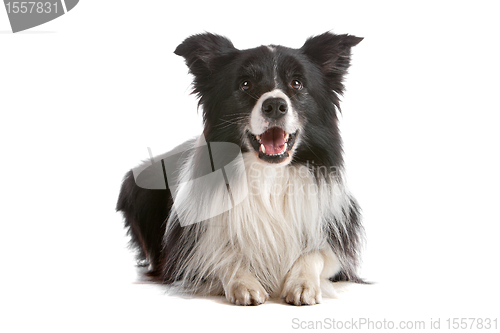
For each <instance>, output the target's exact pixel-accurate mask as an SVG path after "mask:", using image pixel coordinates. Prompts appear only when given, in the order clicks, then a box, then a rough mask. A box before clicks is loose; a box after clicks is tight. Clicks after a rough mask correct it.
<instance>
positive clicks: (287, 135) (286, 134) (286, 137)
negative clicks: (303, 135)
mask: <svg viewBox="0 0 500 333" xmlns="http://www.w3.org/2000/svg"><path fill="white" fill-rule="evenodd" d="M289 136H290V135H289V134H288V133H287V132H285V141H288V137H289Z"/></svg>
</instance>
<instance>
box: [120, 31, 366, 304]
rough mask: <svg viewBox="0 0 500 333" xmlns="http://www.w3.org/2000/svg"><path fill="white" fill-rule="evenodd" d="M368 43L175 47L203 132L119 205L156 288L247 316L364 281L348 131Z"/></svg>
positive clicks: (203, 41)
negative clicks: (353, 60) (204, 298)
mask: <svg viewBox="0 0 500 333" xmlns="http://www.w3.org/2000/svg"><path fill="white" fill-rule="evenodd" d="M361 40H362V38H359V37H355V36H352V35H336V34H333V33H329V32H327V33H324V34H322V35H318V36H315V37H311V38H309V39H308V40H307V41H306V42H305V44H304V45H303V46H302V47H301V48H299V49H292V48H287V47H284V46H279V45H269V46H260V47H257V48H253V49H247V50H239V49H237V48H235V47H234V46H233V44H232V43H231V41H229V40H228V39H227V38H225V37H222V36H219V35H215V34H211V33H204V34H199V35H194V36H191V37H189V38H187V39H186V40H184V42H182V43H181V44H180V45H179V46H178V47H177V49H176V50H175V54H177V55H179V56H182V57H184V59H185V61H186V64H187V66H188V68H189V72H190V73H191V74H192V75H193V77H194V81H193V93H194V94H197V96H198V98H199V105H200V106H201V107H202V110H203V123H204V130H203V133H202V135H201V136H200V137H199V138H197V139H193V140H191V141H188V142H186V143H184V144H182V145H181V146H179V147H177V148H176V149H174V150H173V151H171V152H169V153H166V154H164V155H161V156H157V157H151V161H146V162H144V163H143V164H142V165H140V166H139V167H137V168H135V169H133V170H131V171H130V172H129V173H128V174H127V175H126V176H125V179H124V181H123V184H122V188H121V192H120V195H119V199H118V204H117V210H118V211H121V212H122V213H123V215H124V218H125V226H126V228H127V230H128V233H129V235H130V236H131V244H132V245H133V246H134V247H135V248H136V249H137V251H138V259H140V260H142V262H144V263H146V264H147V265H149V268H148V272H147V273H146V275H147V276H148V277H150V278H151V279H153V280H154V281H158V282H161V283H165V284H171V285H177V286H180V287H182V288H183V290H187V291H188V292H193V293H199V294H205V295H214V294H215V295H225V296H226V298H227V299H228V300H229V301H230V302H232V303H234V304H238V305H258V304H262V303H264V302H265V301H266V300H267V299H268V298H269V297H282V298H284V299H285V301H286V302H287V303H290V304H295V305H310V304H316V303H319V302H321V297H322V295H325V296H334V295H335V285H334V283H333V282H336V281H352V282H358V283H363V280H362V279H361V278H360V277H359V276H358V275H357V272H356V270H357V267H358V264H359V253H360V248H361V246H362V243H363V227H362V225H361V219H360V209H359V207H358V204H357V202H356V200H355V199H354V198H353V197H352V196H351V194H350V193H349V191H348V190H347V188H346V182H345V179H344V178H345V177H344V169H343V158H342V141H341V137H340V133H339V129H338V114H339V112H340V106H339V100H340V95H342V92H343V90H344V85H343V83H342V82H343V78H344V76H345V74H346V73H347V70H348V67H349V65H350V57H351V47H353V46H355V45H356V44H358V43H359V42H360V41H361Z"/></svg>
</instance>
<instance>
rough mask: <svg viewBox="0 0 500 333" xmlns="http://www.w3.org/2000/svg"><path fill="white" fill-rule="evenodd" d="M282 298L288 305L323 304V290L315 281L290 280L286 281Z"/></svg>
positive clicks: (303, 279)
mask: <svg viewBox="0 0 500 333" xmlns="http://www.w3.org/2000/svg"><path fill="white" fill-rule="evenodd" d="M281 297H282V298H284V299H285V301H286V302H287V303H288V304H294V305H314V304H318V303H321V288H320V285H319V283H316V281H314V280H313V279H306V278H296V279H293V278H292V279H291V278H288V279H287V280H286V281H285V285H284V287H283V291H282V293H281Z"/></svg>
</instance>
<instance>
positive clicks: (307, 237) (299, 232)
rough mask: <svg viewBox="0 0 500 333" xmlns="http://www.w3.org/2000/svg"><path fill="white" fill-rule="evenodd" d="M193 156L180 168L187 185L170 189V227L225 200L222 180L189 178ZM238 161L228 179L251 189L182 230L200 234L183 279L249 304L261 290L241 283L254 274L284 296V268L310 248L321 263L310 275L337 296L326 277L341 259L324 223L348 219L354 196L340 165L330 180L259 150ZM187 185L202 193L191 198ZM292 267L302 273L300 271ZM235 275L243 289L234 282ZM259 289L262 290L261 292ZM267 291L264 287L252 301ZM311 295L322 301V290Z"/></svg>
mask: <svg viewBox="0 0 500 333" xmlns="http://www.w3.org/2000/svg"><path fill="white" fill-rule="evenodd" d="M193 163H194V157H193V156H189V157H188V158H187V160H186V163H185V164H184V167H183V168H182V170H181V172H180V176H179V181H180V182H181V183H182V182H184V183H185V185H184V189H183V192H182V193H173V198H174V200H175V201H176V203H175V212H174V213H172V214H171V216H170V218H169V220H168V222H167V228H172V227H173V225H174V221H175V219H176V218H179V219H180V220H183V219H189V218H190V217H192V216H193V215H197V214H198V213H196V212H194V210H197V209H208V210H210V209H211V208H210V207H213V206H218V205H221V204H222V203H224V204H225V203H227V197H226V196H227V190H226V188H225V187H226V185H225V183H223V184H220V188H214V189H211V191H200V189H197V188H196V182H187V180H189V179H191V173H192V170H193ZM233 169H234V170H235V172H233V173H232V174H231V175H230V178H231V179H230V180H229V183H230V184H231V186H230V190H231V192H232V194H233V195H234V196H242V195H243V194H242V193H238V192H239V191H244V190H246V191H247V195H246V197H245V199H244V200H242V201H241V202H240V203H239V204H236V205H235V207H233V208H232V209H229V210H227V211H225V212H224V213H222V214H219V215H217V216H214V217H211V218H209V219H207V220H206V221H203V222H201V223H197V224H195V225H193V226H192V228H190V229H189V230H190V232H191V233H192V234H190V235H184V237H192V239H195V240H196V242H195V243H194V248H193V249H192V251H191V252H190V253H189V255H188V256H187V259H186V261H185V262H183V263H182V268H181V270H180V271H183V275H182V280H181V284H182V285H183V287H184V288H187V289H189V290H191V291H195V292H199V293H205V294H222V293H224V292H225V294H226V296H227V297H228V299H230V298H231V297H232V298H233V299H232V301H233V302H239V303H240V304H246V303H247V302H250V301H251V298H252V292H254V295H255V292H256V290H255V288H253V289H251V290H248V288H247V290H246V292H245V290H242V289H241V288H243V289H245V288H246V287H245V286H246V285H255V281H253V280H252V279H253V277H254V278H255V280H256V281H258V282H259V283H260V285H261V286H262V288H263V289H262V290H265V292H266V293H268V294H269V295H270V296H271V297H279V296H281V293H282V292H285V290H283V287H284V285H285V277H286V276H287V273H289V272H292V271H291V268H292V267H294V264H295V265H296V266H295V267H299V268H297V270H296V271H297V272H303V271H307V267H305V268H304V267H301V265H302V266H304V264H305V263H307V262H308V261H307V260H305V259H304V260H300V258H301V257H302V256H304V255H311V256H312V257H311V258H313V263H311V265H313V266H314V265H316V266H315V267H316V269H315V270H313V273H311V274H312V275H311V276H313V277H310V279H317V281H320V284H321V287H322V289H323V292H324V293H326V292H328V294H329V296H332V295H331V294H332V293H333V291H332V290H333V289H332V286H331V283H329V281H327V279H328V278H329V277H331V276H333V275H334V274H336V273H337V272H338V271H339V270H340V263H339V259H338V258H337V257H336V255H335V254H334V253H333V251H332V250H331V248H330V246H329V245H328V242H327V239H326V237H327V236H326V232H325V230H326V228H329V229H330V230H333V231H334V232H335V231H336V230H337V231H338V230H339V228H345V223H347V220H346V219H347V218H346V216H345V213H344V212H345V211H348V210H349V208H350V207H349V205H350V200H349V198H350V196H349V193H348V192H347V191H346V189H345V187H344V185H343V181H342V177H341V175H339V174H338V173H336V174H335V175H332V176H331V177H330V179H329V181H326V180H324V179H322V178H321V177H319V178H318V179H316V178H315V177H314V175H313V173H312V171H311V169H310V168H308V167H306V166H299V165H297V166H291V165H277V166H275V165H272V164H269V163H266V162H263V161H261V160H259V158H258V157H257V154H256V153H254V152H249V153H245V154H244V155H243V159H241V160H240V162H235V166H234V168H233ZM189 193H198V194H199V193H203V194H202V195H198V196H197V201H198V202H196V203H194V202H193V199H192V197H191V196H190V195H189ZM207 214H209V212H208V213H207ZM168 230H169V229H167V233H168V232H169V231H168ZM318 253H321V255H318ZM321 258H322V259H321ZM314 260H315V262H316V264H315V263H314ZM301 262H302V264H301ZM306 266H307V265H306ZM320 266H321V269H319V268H318V267H320ZM249 274H250V275H249ZM292 275H293V274H292ZM295 275H296V276H299V277H300V276H301V273H297V274H295ZM295 275H294V276H295ZM302 275H303V274H302ZM306 275H307V274H306ZM320 279H321V280H320ZM296 280H297V281H300V278H297V279H296ZM245 281H246V284H245ZM249 281H250V282H249ZM238 283H239V286H240V288H239V289H238V287H235V285H237V284H238ZM292 284H293V283H292ZM241 285H243V287H241ZM262 290H257V292H258V293H261V294H262ZM235 295H241V296H240V297H239V298H238V296H235ZM285 296H286V295H285ZM266 298H267V294H266V295H261V296H260V297H258V299H257V300H254V301H255V302H256V303H258V302H259V301H262V300H265V299H266ZM309 298H314V301H315V302H319V301H320V299H321V295H317V297H316V295H313V296H310V297H309ZM230 300H231V299H230Z"/></svg>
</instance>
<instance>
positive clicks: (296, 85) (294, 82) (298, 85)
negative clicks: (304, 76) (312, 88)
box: [290, 80, 304, 90]
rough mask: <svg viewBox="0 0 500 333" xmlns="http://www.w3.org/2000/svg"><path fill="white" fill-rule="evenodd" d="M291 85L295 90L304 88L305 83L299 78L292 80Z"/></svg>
mask: <svg viewBox="0 0 500 333" xmlns="http://www.w3.org/2000/svg"><path fill="white" fill-rule="evenodd" d="M290 87H292V88H293V89H295V90H300V89H302V88H304V85H303V84H302V82H300V81H299V80H292V82H290Z"/></svg>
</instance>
